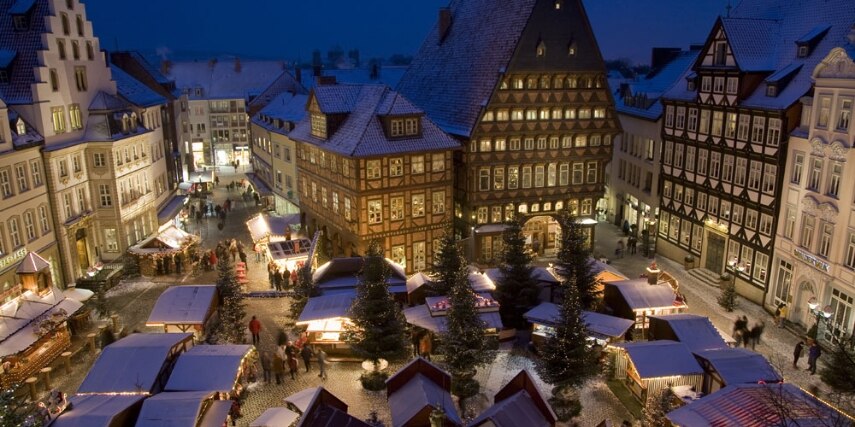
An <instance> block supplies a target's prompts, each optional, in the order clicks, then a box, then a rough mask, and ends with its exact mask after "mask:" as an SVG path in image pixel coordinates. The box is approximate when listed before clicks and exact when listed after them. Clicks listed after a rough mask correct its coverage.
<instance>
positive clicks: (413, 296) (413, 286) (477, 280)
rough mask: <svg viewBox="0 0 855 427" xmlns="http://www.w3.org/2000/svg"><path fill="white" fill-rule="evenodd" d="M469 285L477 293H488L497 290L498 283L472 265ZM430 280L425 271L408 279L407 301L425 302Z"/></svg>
mask: <svg viewBox="0 0 855 427" xmlns="http://www.w3.org/2000/svg"><path fill="white" fill-rule="evenodd" d="M468 270H469V272H468V278H469V286H471V287H472V290H473V291H475V292H476V293H487V292H493V291H495V290H496V284H495V283H494V282H493V280H492V279H490V276H489V275H488V274H486V273H484V272H481V271H480V270H478V268H477V267H475V266H472V265H470V266H469V267H468ZM429 281H430V277H428V276H427V275H426V274H423V273H416V274H414V275H413V276H411V277H410V278H409V279H407V280H406V283H405V286H406V288H405V290H406V292H407V297H406V301H407V302H408V303H409V304H410V305H415V304H424V303H425V298H427V296H428V292H427V287H426V286H425V285H427V284H428V282H429Z"/></svg>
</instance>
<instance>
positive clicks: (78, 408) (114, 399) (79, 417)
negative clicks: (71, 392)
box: [51, 394, 145, 427]
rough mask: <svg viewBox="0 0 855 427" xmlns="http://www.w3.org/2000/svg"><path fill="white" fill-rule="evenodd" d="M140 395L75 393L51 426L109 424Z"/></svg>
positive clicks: (88, 426)
mask: <svg viewBox="0 0 855 427" xmlns="http://www.w3.org/2000/svg"><path fill="white" fill-rule="evenodd" d="M144 398H145V396H140V395H132V396H128V395H101V394H91V395H82V396H81V395H77V396H72V397H71V398H69V399H68V402H69V405H68V408H67V409H66V410H65V412H63V413H62V415H60V416H59V417H57V419H56V420H54V422H53V423H52V424H51V427H91V426H111V425H114V423H116V424H118V420H117V418H118V419H119V420H121V419H123V417H122V414H123V413H124V412H125V411H128V410H129V409H130V408H131V407H132V406H134V405H136V404H137V403H139V401H141V400H143V399H144Z"/></svg>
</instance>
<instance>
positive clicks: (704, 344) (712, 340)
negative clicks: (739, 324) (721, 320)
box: [649, 313, 727, 352]
mask: <svg viewBox="0 0 855 427" xmlns="http://www.w3.org/2000/svg"><path fill="white" fill-rule="evenodd" d="M658 322H666V323H667V324H668V325H669V326H670V327H671V330H672V331H673V332H674V335H676V338H677V341H680V342H681V343H683V344H685V345H686V347H688V349H689V351H692V352H697V351H700V350H709V349H713V348H727V343H726V342H725V341H724V338H723V337H722V336H721V334H720V333H719V330H718V329H716V327H715V326H713V324H712V322H711V321H710V319H709V318H708V317H706V316H698V315H697V314H684V313H681V314H663V315H659V316H650V329H649V330H650V331H652V333H654V334H655V333H656V331H657V330H658V325H656V323H658ZM664 338H670V337H664ZM652 339H656V338H655V337H654V338H652Z"/></svg>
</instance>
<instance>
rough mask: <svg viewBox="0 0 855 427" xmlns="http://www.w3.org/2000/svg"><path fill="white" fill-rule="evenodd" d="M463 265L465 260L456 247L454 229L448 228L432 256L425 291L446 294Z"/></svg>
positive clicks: (433, 293) (432, 293)
mask: <svg viewBox="0 0 855 427" xmlns="http://www.w3.org/2000/svg"><path fill="white" fill-rule="evenodd" d="M465 266H466V262H465V260H464V259H463V254H461V253H460V249H459V248H458V247H457V241H456V239H455V238H454V231H453V230H451V229H448V230H446V232H445V235H444V236H442V239H440V240H439V249H438V250H437V251H436V253H435V254H434V257H433V265H432V266H431V274H430V282H428V283H427V285H426V286H427V293H428V294H430V295H434V296H437V295H448V292H449V290H450V289H451V287H452V286H454V281H455V275H456V274H457V272H458V271H460V269H461V268H464V267H465Z"/></svg>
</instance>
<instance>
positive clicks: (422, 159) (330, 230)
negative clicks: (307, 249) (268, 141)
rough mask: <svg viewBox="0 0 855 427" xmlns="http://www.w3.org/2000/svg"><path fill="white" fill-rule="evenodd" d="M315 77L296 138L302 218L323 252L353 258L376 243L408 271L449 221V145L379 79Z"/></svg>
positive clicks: (422, 261) (426, 259)
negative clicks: (352, 80) (358, 80)
mask: <svg viewBox="0 0 855 427" xmlns="http://www.w3.org/2000/svg"><path fill="white" fill-rule="evenodd" d="M331 79H332V78H329V77H324V78H322V79H321V80H320V81H319V82H318V84H316V86H315V87H314V89H313V90H312V91H311V93H310V95H309V99H308V102H307V104H306V109H307V112H306V117H304V118H303V120H302V121H300V122H299V123H298V124H297V125H296V127H295V128H294V130H292V131H291V134H290V137H291V139H293V140H294V141H297V168H298V171H299V175H298V181H299V190H298V191H300V213H301V223H302V224H303V226H304V227H308V231H309V233H310V234H311V233H314V232H315V231H317V230H321V231H322V232H323V237H322V243H321V247H322V252H323V254H322V255H325V256H355V255H358V254H363V253H365V249H366V247H367V245H368V243H369V242H370V241H371V240H377V241H379V242H380V244H381V246H382V247H383V248H384V249H385V250H386V254H387V257H388V258H390V259H392V260H393V261H395V262H397V263H399V264H401V265H404V266H405V268H406V271H407V273H412V272H415V271H420V270H424V269H426V268H427V266H428V265H430V263H431V260H432V256H431V255H432V253H433V250H434V248H436V247H437V243H436V242H437V241H438V240H439V239H440V237H441V236H442V235H443V233H444V232H445V230H444V227H445V225H446V224H448V222H449V220H450V218H451V216H450V215H451V200H452V199H451V196H452V195H451V192H452V173H453V170H452V153H453V151H454V150H456V149H457V148H458V144H457V142H456V141H455V140H454V139H453V138H451V137H450V136H448V135H447V134H445V133H444V132H443V131H442V130H440V129H439V127H437V126H436V125H435V124H434V123H433V122H431V120H430V119H428V118H427V117H426V116H425V114H424V112H423V111H422V110H421V109H419V108H417V107H415V106H414V105H413V104H412V103H410V101H408V100H407V99H406V98H404V97H403V96H402V95H400V94H399V93H397V92H395V91H393V90H391V89H390V88H389V87H387V86H384V85H347V84H335V82H334V79H332V80H331Z"/></svg>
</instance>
